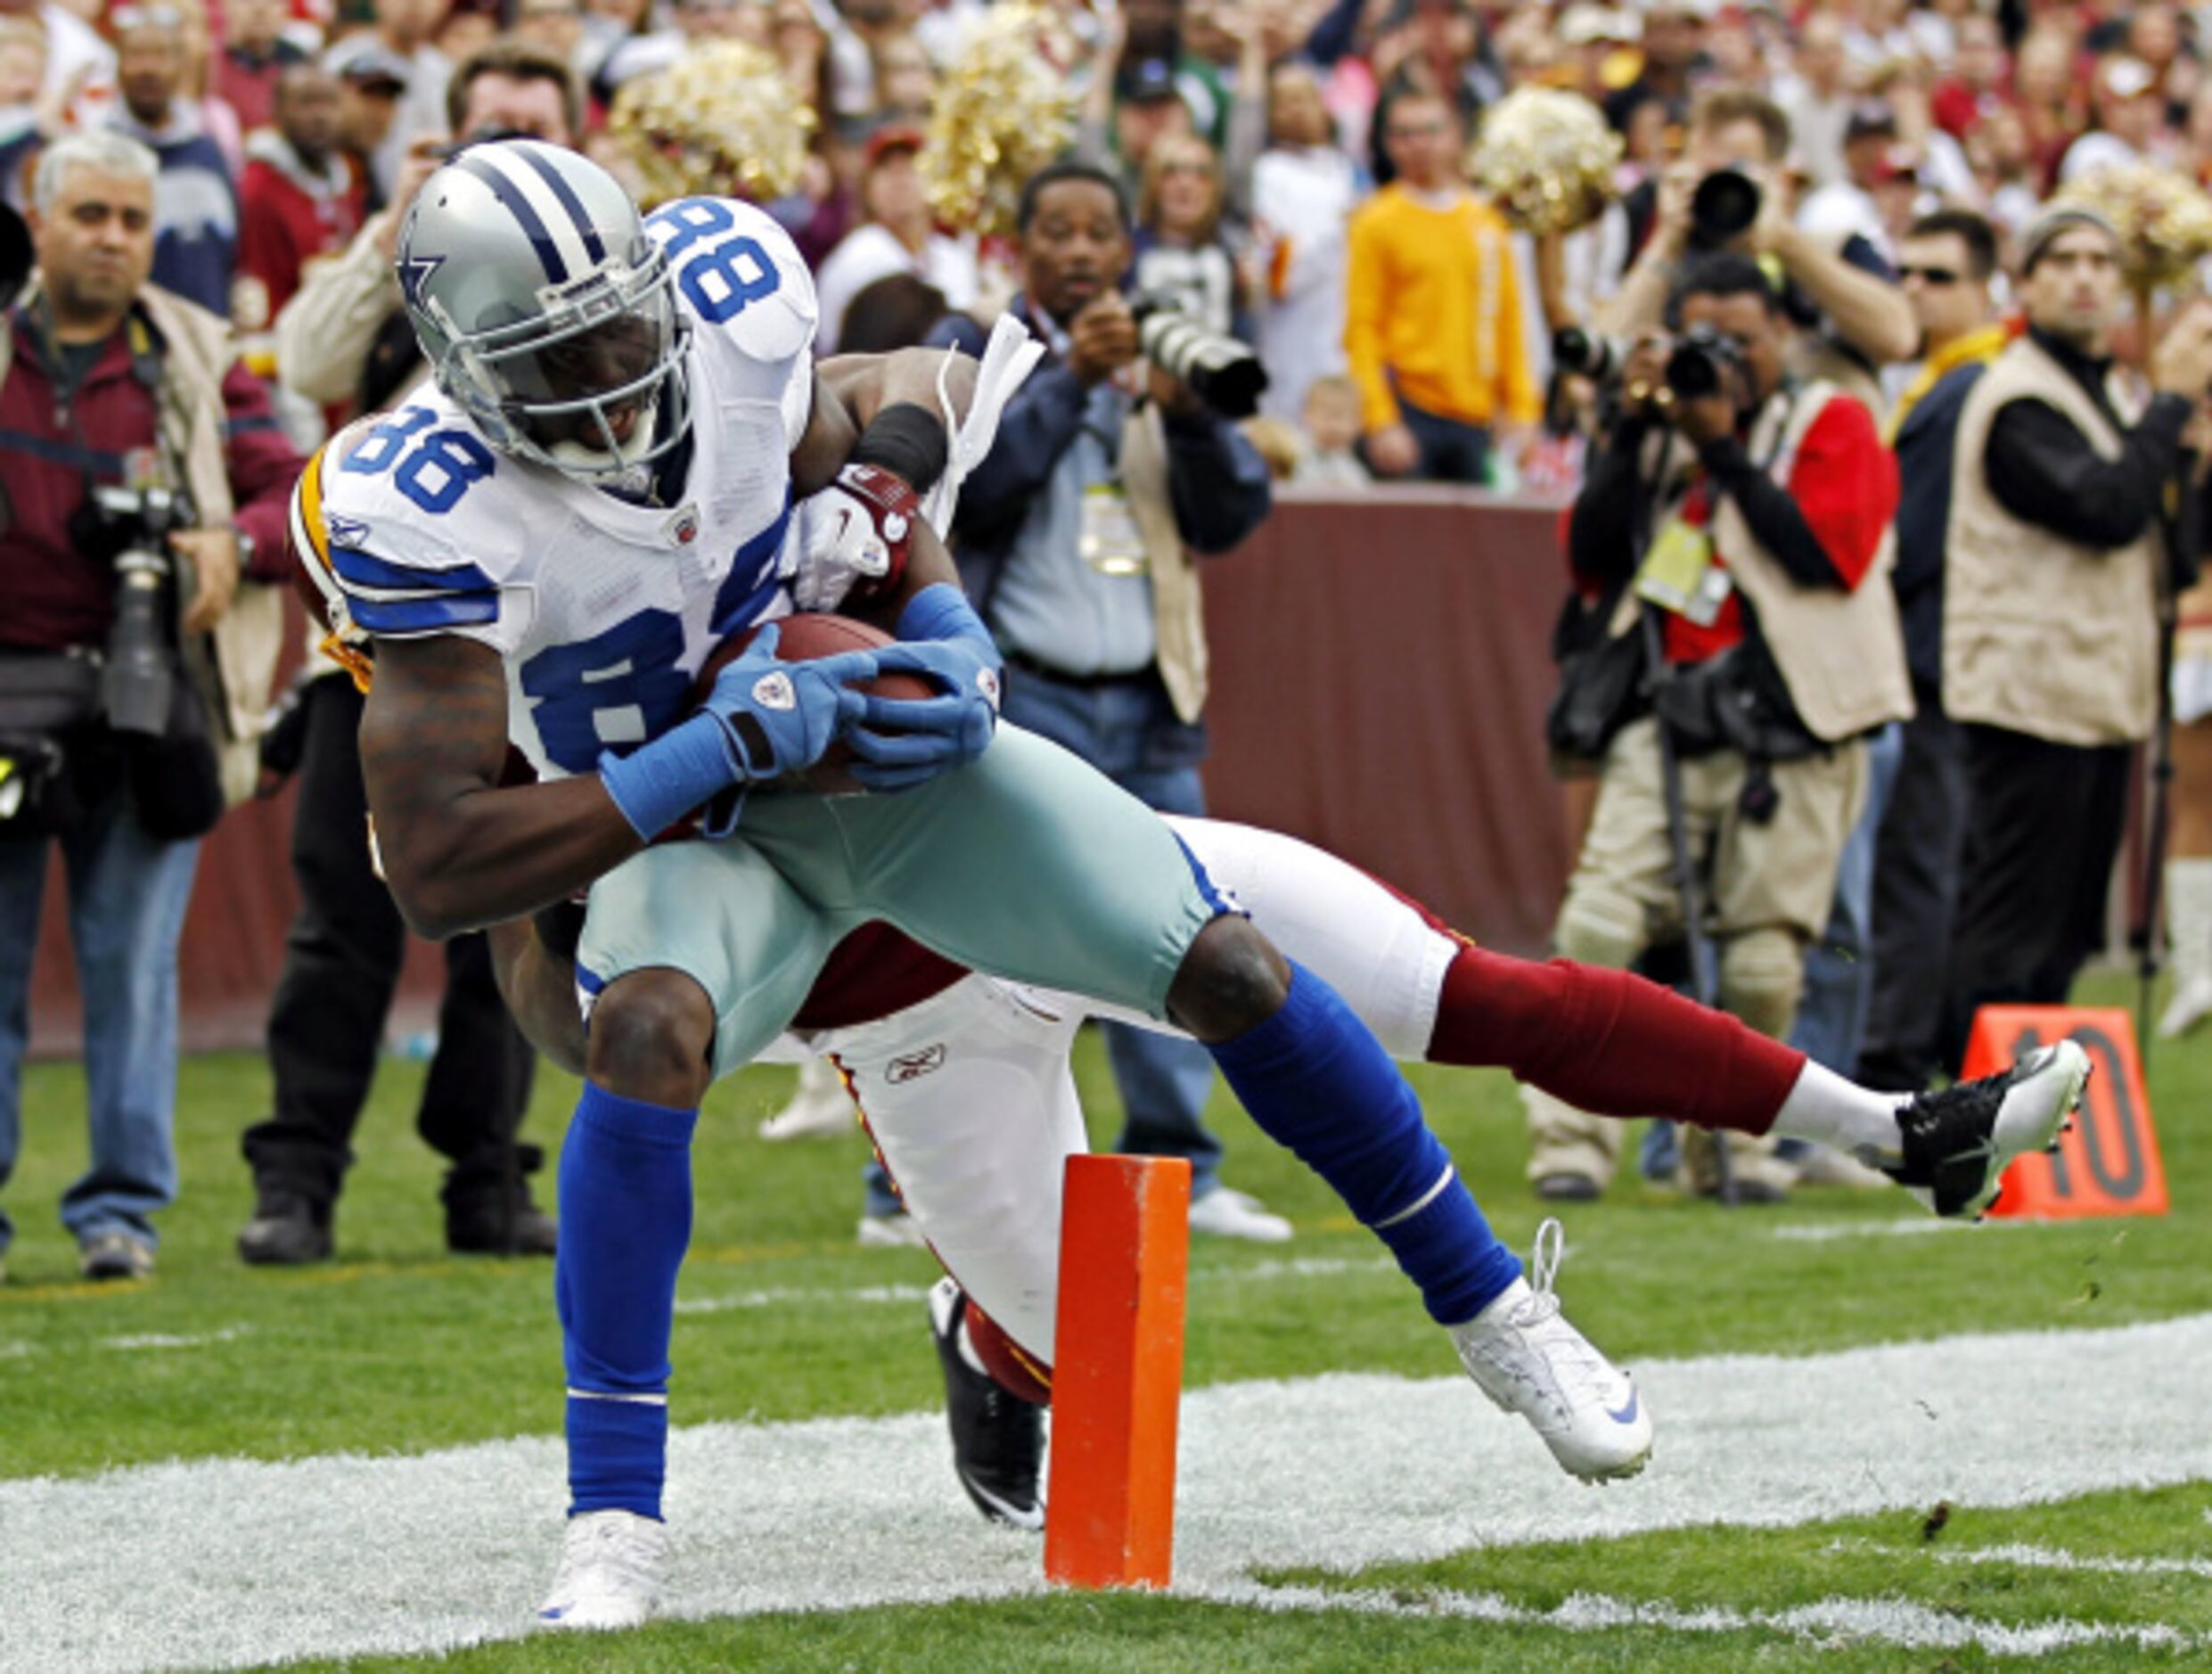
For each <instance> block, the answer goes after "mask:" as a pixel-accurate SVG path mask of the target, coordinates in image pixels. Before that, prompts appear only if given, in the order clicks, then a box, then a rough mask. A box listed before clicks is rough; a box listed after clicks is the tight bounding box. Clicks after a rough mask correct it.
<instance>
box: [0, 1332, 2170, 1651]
mask: <svg viewBox="0 0 2212 1674" xmlns="http://www.w3.org/2000/svg"><path fill="white" fill-rule="evenodd" d="M1447 1352H1448V1350H1447V1349H1446V1345H1445V1343H1444V1342H1442V1341H1441V1339H1439V1341H1438V1357H1437V1358H1438V1361H1439V1362H1440V1363H1441V1362H1443V1361H1444V1360H1445V1358H1446V1354H1447ZM2205 1366H2212V1314H2208V1315H2198V1316H2193V1317H2188V1318H2184V1319H2175V1320H2167V1321H2162V1322H2159V1323H2156V1324H2150V1325H2133V1326H2126V1327H2122V1328H2119V1329H2116V1330H2109V1331H2098V1332H2070V1333H2056V1332H2052V1333H2016V1334H2011V1335H2003V1336H1987V1337H1956V1338H1948V1339H1943V1340H1938V1341H1936V1342H1925V1343H1917V1344H1903V1345H1897V1346H1893V1347H1888V1348H1876V1349H1859V1350H1848V1351H1847V1352H1843V1353H1839V1354H1828V1355H1820V1356H1815V1357H1809V1358H1801V1359H1785V1358H1774V1357H1766V1356H1722V1357H1716V1358H1705V1359H1697V1360H1682V1361H1672V1362H1656V1363H1651V1364H1647V1365H1645V1366H1643V1367H1641V1368H1639V1377H1640V1381H1641V1382H1642V1383H1643V1389H1644V1392H1645V1394H1646V1396H1647V1398H1648V1399H1650V1401H1651V1407H1652V1409H1653V1411H1654V1413H1655V1414H1656V1415H1657V1418H1658V1423H1659V1450H1658V1453H1657V1455H1656V1457H1655V1458H1654V1460H1653V1462H1652V1465H1651V1469H1650V1470H1649V1471H1648V1472H1646V1473H1645V1474H1644V1475H1643V1477H1641V1478H1639V1479H1638V1480H1636V1481H1634V1482H1630V1483H1624V1484H1620V1485H1618V1486H1615V1487H1612V1488H1610V1489H1606V1490H1603V1491H1599V1490H1595V1489H1588V1488H1585V1487H1583V1486H1582V1485H1580V1484H1578V1483H1576V1482H1573V1481H1569V1480H1568V1479H1566V1478H1565V1477H1563V1476H1561V1474H1560V1473H1559V1472H1558V1470H1557V1469H1556V1467H1554V1466H1553V1465H1552V1463H1551V1460H1550V1458H1549V1457H1548V1456H1547V1455H1546V1454H1545V1453H1544V1450H1543V1448H1541V1447H1540V1446H1539V1445H1538V1443H1537V1442H1536V1440H1535V1438H1534V1437H1533V1436H1531V1435H1530V1434H1529V1432H1528V1430H1527V1429H1526V1427H1525V1426H1523V1425H1522V1424H1520V1423H1519V1422H1518V1421H1513V1420H1509V1419H1506V1418H1504V1417H1503V1416H1500V1415H1499V1414H1497V1413H1496V1412H1495V1411H1494V1410H1493V1409H1492V1408H1491V1407H1489V1406H1488V1405H1487V1403H1486V1402H1485V1401H1483V1400H1482V1399H1481V1398H1480V1397H1479V1395H1478V1394H1477V1393H1476V1392H1475V1391H1473V1390H1471V1388H1469V1387H1468V1385H1467V1383H1465V1382H1464V1380H1462V1379H1460V1378H1457V1377H1451V1378H1438V1379H1434V1380H1419V1381H1414V1380H1407V1379H1401V1378H1393V1377H1382V1376H1369V1375H1354V1374H1338V1375H1332V1376H1329V1377H1323V1378H1317V1379H1313V1380H1309V1381H1304V1382H1298V1383H1241V1384H1227V1385H1220V1386H1217V1387H1214V1388H1211V1389H1206V1390H1200V1391H1195V1392H1193V1393H1192V1395H1191V1396H1190V1397H1189V1398H1188V1399H1186V1401H1185V1403H1184V1446H1183V1463H1182V1472H1181V1482H1180V1488H1179V1504H1180V1511H1181V1523H1180V1529H1179V1531H1178V1535H1179V1538H1178V1544H1177V1565H1176V1585H1177V1589H1178V1590H1180V1591H1184V1592H1188V1593H1191V1594H1192V1595H1203V1596H1223V1597H1237V1598H1251V1597H1255V1596H1257V1594H1256V1591H1255V1587H1254V1583H1253V1581H1252V1580H1251V1577H1252V1574H1253V1571H1255V1570H1258V1569H1261V1568H1266V1567H1293V1566H1309V1567H1325V1568H1328V1569H1331V1570H1338V1571H1345V1570H1350V1569H1354V1568H1356V1567H1358V1566H1360V1565H1363V1564H1366V1563H1375V1562H1380V1561H1384V1560H1389V1559H1400V1560H1417V1559H1421V1558H1427V1557H1433V1556H1438V1555H1443V1554H1445V1553H1447V1552H1452V1551H1457V1550H1462V1549H1466V1548H1470V1547H1480V1546H1486V1545H1500V1544H1512V1543H1522V1542H1528V1541H1534V1540H1552V1539H1576V1538H1582V1537H1589V1536H1600V1537H1602V1536H1615V1535H1625V1534H1631V1533H1634V1532H1637V1531H1640V1530H1652V1529H1666V1528H1675V1527H1681V1526H1684V1525H1687V1524H1694V1523H1707V1522H1725V1523H1732V1524H1738V1525H1744V1526H1753V1527H1778V1526H1784V1525H1789V1524H1795V1523H1801V1522H1810V1521H1814V1520H1815V1519H1819V1518H1824V1517H1834V1516H1842V1515H1849V1514H1860V1513H1865V1512H1871V1511H1875V1510H1880V1509H1885V1508H1913V1509H1924V1508H1926V1507H1927V1506H1932V1505H1933V1504H1934V1503H1935V1502H1936V1501H1937V1500H1938V1499H1946V1498H1947V1499H1950V1500H1952V1501H1953V1502H1954V1503H1956V1504H1959V1505H1962V1506H2007V1505H2019V1504H2026V1503H2030V1502H2035V1501H2041V1500H2048V1499H2055V1498H2063V1497H2065V1496H2069V1495H2073V1494H2078V1493H2085V1492H2088V1491H2091V1490H2093V1489H2112V1488H2128V1487H2141V1488H2147V1487H2152V1486H2158V1485H2161V1484H2167V1483H2173V1482H2179V1481H2192V1480H2200V1479H2212V1425H2208V1424H2205V1423H2204V1420H2203V1414H2204V1393H2203V1368H2204V1367H2205ZM682 1406H683V1391H682V1389H681V1387H680V1386H679V1388H678V1390H677V1391H676V1408H677V1410H678V1412H679V1413H680V1412H681V1410H682ZM560 1502H561V1450H560V1447H559V1444H558V1442H557V1441H555V1440H552V1439H549V1438H528V1439H522V1440H512V1441H502V1442H494V1443H488V1444H486V1445H482V1446H478V1447H470V1448H452V1449H448V1450H446V1451H444V1452H440V1453H434V1454H428V1455H423V1456H420V1457H397V1458H392V1457H387V1458H375V1459H370V1458H362V1457H349V1456H335V1457H317V1458H309V1459H303V1460H299V1461H297V1462H295V1463H291V1464H283V1465H271V1464H261V1463H254V1462H250V1461H243V1460H208V1461H201V1462H194V1463H189V1464H172V1465H155V1466H149V1467H145V1468H142V1469H133V1470H127V1471H119V1472H115V1473H110V1474H108V1475H105V1476H101V1477H95V1478H92V1479H89V1480H81V1481H51V1480H33V1481H0V1594H4V1601H5V1602H4V1606H0V1670H18V1669H22V1670H49V1669H60V1668H67V1669H70V1670H86V1671H89V1670H108V1669H117V1670H120V1669H141V1668H148V1669H150V1668H175V1667H186V1666H190V1667H210V1666H226V1667H234V1666H239V1665H241V1664H246V1663H253V1662H270V1661H275V1660H278V1659H283V1658H291V1657H301V1656H309V1655H314V1656H324V1657H337V1656H345V1655H350V1654H362V1653H372V1652H406V1651H430V1650H437V1649H443V1648H446V1647H450V1646H454V1645H463V1644H468V1643H471V1642H474V1641H479V1640H484V1639H493V1638H505V1637H515V1636H518V1635H520V1633H522V1632H524V1631H526V1629H527V1622H528V1613H529V1612H530V1610H531V1609H532V1608H533V1607H534V1606H535V1605H536V1604H537V1598H538V1595H539V1592H540V1590H541V1589H542V1588H543V1587H544V1585H545V1581H546V1580H547V1578H548V1576H549V1575H550V1573H551V1571H552V1566H553V1555H554V1551H555V1547H556V1544H557V1539H558V1533H559V1512H560ZM668 1511H669V1515H670V1521H671V1528H672V1530H673V1532H674V1535H675V1546H676V1569H675V1574H674V1577H673V1583H672V1589H671V1596H670V1599H669V1601H668V1602H669V1613H671V1614H676V1615H684V1616H705V1615H726V1614H738V1613H750V1612H761V1611H769V1610H793V1609H847V1608H852V1607H856V1606H860V1605H865V1604H888V1603H897V1602H904V1601H913V1602H933V1601H942V1600H946V1599H951V1598H956V1597H967V1598H976V1597H990V1596H1007V1595H1012V1594H1021V1593H1031V1592H1035V1591H1036V1590H1038V1588H1039V1576H1038V1548H1037V1545H1036V1541H1035V1539H1033V1538H1029V1537H1024V1536H1021V1535H1018V1534H1015V1533H1013V1532H1012V1531H1010V1530H1003V1529H997V1528H994V1527H991V1526H989V1525H987V1524H985V1523H984V1522H982V1521H981V1520H980V1519H979V1518H978V1517H977V1516H976V1515H975V1514H974V1513H973V1511H971V1509H970V1508H969V1506H968V1505H967V1503H966V1501H965V1500H964V1499H963V1498H962V1496H961V1493H960V1491H959V1489H957V1487H955V1486H954V1482H953V1480H952V1474H951V1472H950V1470H949V1468H948V1465H947V1460H946V1441H945V1437H944V1433H943V1430H942V1428H941V1421H940V1420H939V1419H938V1417H937V1416H934V1415H930V1414H911V1415H906V1416H898V1417H893V1418H885V1419H819V1420H814V1421H810V1422H807V1423H803V1424H766V1425H748V1424H703V1425H699V1426H696V1427H693V1428H690V1429H685V1430H680V1431H678V1432H677V1433H676V1438H675V1440H674V1444H673V1463H672V1487H671V1490H670V1493H669V1503H668ZM1468 1597H1477V1596H1475V1595H1468ZM1285 1602H1290V1601H1288V1600H1286V1601H1285ZM1831 1602H1832V1603H1833V1604H1834V1606H1835V1609H1836V1610H1837V1611H1840V1612H1845V1613H1846V1614H1848V1615H1850V1619H1851V1622H1852V1629H1851V1630H1853V1631H1864V1632H1865V1633H1867V1634H1868V1635H1870V1636H1872V1637H1885V1636H1887V1637H1892V1638H1896V1639H1897V1642H1898V1643H1912V1644H1920V1643H1924V1642H1925V1641H1923V1640H1921V1639H1919V1638H1914V1637H1910V1636H1911V1634H1912V1633H1914V1632H1918V1631H1919V1629H1916V1628H1914V1627H1913V1623H1912V1622H1911V1621H1905V1619H1903V1618H1897V1619H1896V1620H1892V1619H1891V1617H1889V1616H1884V1615H1883V1614H1882V1612H1880V1610H1879V1609H1875V1608H1873V1607H1872V1605H1868V1604H1866V1603H1865V1601H1850V1600H1839V1601H1831ZM1877 1602H1879V1601H1877ZM1331 1603H1332V1604H1334V1605H1335V1607H1341V1608H1356V1607H1357V1605H1356V1603H1345V1604H1335V1601H1331ZM1601 1605H1602V1606H1603V1608H1600V1607H1599V1606H1601ZM1628 1608H1633V1607H1632V1606H1627V1605H1625V1604H1621V1603H1620V1601H1594V1602H1593V1605H1592V1609H1593V1612H1594V1614H1593V1617H1592V1619H1591V1620H1590V1621H1588V1622H1587V1623H1586V1624H1585V1625H1588V1626H1601V1625H1603V1619H1605V1618H1606V1612H1607V1611H1608V1610H1618V1609H1628ZM1851 1612H1856V1614H1852V1613H1851ZM1892 1614H1893V1615H1894V1612H1892ZM1862 1618H1864V1620H1861V1619H1862ZM1747 1620H1748V1618H1747ZM1882 1621H1890V1626H1889V1628H1888V1629H1884V1628H1883V1627H1881V1626H1880V1623H1881V1622H1882ZM1558 1625H1561V1626H1562V1627H1563V1626H1569V1625H1573V1624H1572V1623H1570V1622H1569V1621H1565V1620H1562V1621H1560V1623H1559V1624H1558ZM1775 1625H1778V1626H1779V1625H1782V1624H1781V1623H1779V1621H1778V1622H1777V1623H1776V1624H1775ZM1817 1625H1818V1624H1817V1623H1813V1622H1811V1621H1807V1622H1806V1624H1805V1626H1806V1627H1807V1628H1810V1627H1815V1626H1817ZM1923 1625H1924V1624H1923ZM1969 1625H1970V1626H1971V1625H1972V1624H1969ZM1985 1625H1986V1626H1987V1627H1989V1628H1991V1629H1993V1630H1994V1629H1998V1628H2002V1627H2003V1624H1985ZM2060 1625H2061V1624H2052V1627H2053V1629H2054V1630H2055V1629H2057V1628H2058V1627H2059V1626H2060ZM2031 1626H2032V1624H2031ZM2068 1626H2069V1631H2070V1629H2074V1628H2078V1629H2081V1631H2083V1632H2084V1633H2089V1632H2092V1631H2093V1629H2094V1624H2070V1625H2068ZM2129 1631H2131V1632H2132V1631H2133V1630H2132V1629H2131V1630H2129ZM2153 1631H2156V1629H2153ZM1901 1636H1902V1637H1901ZM2060 1640H2063V1641H2065V1642H2069V1643H2077V1642H2080V1641H2078V1640H2070V1639H2067V1636H2066V1635H2065V1634H2060ZM1974 1642H1976V1643H1981V1642H1983V1641H1982V1640H1980V1639H1976V1640H1975V1641H1974ZM2053 1643H2054V1644H2055V1643H2057V1641H2054V1642H2053Z"/></svg>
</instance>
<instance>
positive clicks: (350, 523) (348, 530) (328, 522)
mask: <svg viewBox="0 0 2212 1674" xmlns="http://www.w3.org/2000/svg"><path fill="white" fill-rule="evenodd" d="M323 532H324V534H326V535H328V536H329V537H331V545H332V546H343V547H344V548H345V549H346V550H347V551H348V552H358V551H360V550H361V548H362V547H363V546H365V545H366V544H367V542H368V538H369V526H368V525H367V524H366V523H364V522H363V521H361V520H360V519H359V518H355V517H325V518H324V520H323Z"/></svg>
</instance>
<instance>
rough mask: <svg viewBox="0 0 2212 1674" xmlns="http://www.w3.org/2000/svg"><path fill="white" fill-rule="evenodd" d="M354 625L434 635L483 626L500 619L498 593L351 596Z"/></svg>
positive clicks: (376, 631)
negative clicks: (444, 629)
mask: <svg viewBox="0 0 2212 1674" xmlns="http://www.w3.org/2000/svg"><path fill="white" fill-rule="evenodd" d="M346 608H347V609H348V611H350V612H351V614H352V616H353V620H354V623H355V626H356V627H358V628H362V629H364V630H365V632H368V633H372V634H434V633H437V632H438V630H439V629H441V628H481V627H483V626H485V625H486V624H487V623H491V622H496V621H497V620H499V595H498V594H496V593H453V594H448V595H446V596H445V597H443V598H431V599H356V598H348V600H347V602H346Z"/></svg>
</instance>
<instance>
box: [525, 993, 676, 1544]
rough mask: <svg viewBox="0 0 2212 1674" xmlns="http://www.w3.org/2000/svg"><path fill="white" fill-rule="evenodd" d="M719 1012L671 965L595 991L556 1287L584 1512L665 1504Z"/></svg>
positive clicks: (566, 1170) (564, 1152)
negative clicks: (696, 1153)
mask: <svg viewBox="0 0 2212 1674" xmlns="http://www.w3.org/2000/svg"><path fill="white" fill-rule="evenodd" d="M713 1035H714V1013H713V1010H712V1008H711V1006H709V1005H708V1003H707V999H706V996H705V994H704V993H703V992H702V991H701V990H700V989H699V988H698V986H697V985H696V984H694V983H692V981H691V980H690V979H689V978H687V977H684V976H681V975H679V974H678V973H676V972H672V971H666V970H654V971H642V972H635V973H634V974H632V975H629V976H627V977H624V978H622V979H621V980H620V981H617V982H615V983H613V984H611V985H610V987H609V988H608V989H607V990H606V992H605V993H604V994H602V996H601V997H600V998H599V1000H598V1002H597V1004H596V1005H594V1009H593V1013H592V1020H591V1030H590V1036H589V1052H588V1056H587V1059H586V1066H587V1070H588V1073H589V1080H588V1081H587V1084H586V1087H585V1088H584V1095H583V1097H582V1098H581V1099H580V1100H579V1101H578V1104H577V1108H576V1116H575V1118H574V1120H572V1121H571V1122H570V1124H569V1133H568V1137H567V1139H566V1140H565V1141H564V1143H563V1144H562V1145H561V1186H560V1193H561V1243H560V1250H559V1253H558V1255H557V1256H556V1257H555V1259H554V1265H553V1288H554V1295H555V1299H556V1301H557V1302H558V1304H559V1307H560V1312H561V1332H562V1335H563V1339H564V1347H565V1355H566V1360H567V1366H568V1381H569V1383H568V1386H569V1406H568V1435H569V1495H570V1502H571V1503H570V1506H569V1514H570V1515H571V1516H574V1515H578V1514H582V1513H585V1512H591V1511H610V1510H617V1511H629V1512H635V1513H637V1514H639V1515H641V1516H645V1517H654V1518H657V1517H659V1516H660V1489H661V1484H662V1482H663V1481H664V1479H665V1477H666V1474H667V1458H668V1340H669V1336H670V1333H671V1331H672V1329H673V1325H674V1318H675V1306H676V1271H677V1269H678V1268H680V1267H681V1266H682V1264H683V1260H684V1247H685V1245H686V1244H687V1243H689V1242H690V1239H691V1231H692V1174H691V1140H692V1128H694V1126H695V1125H696V1124H697V1122H698V1120H699V1101H700V1095H702V1094H703V1093H704V1092H705V1090H706V1086H707V1081H708V1079H709V1071H708V1059H707V1046H708V1044H709V1043H710V1042H711V1041H712V1039H713Z"/></svg>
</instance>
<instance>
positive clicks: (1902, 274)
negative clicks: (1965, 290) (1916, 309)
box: [1897, 267, 1960, 285]
mask: <svg viewBox="0 0 2212 1674" xmlns="http://www.w3.org/2000/svg"><path fill="white" fill-rule="evenodd" d="M1915 276H1917V277H1918V278H1920V279H1921V280H1922V281H1923V282H1925V283H1928V284H1931V285H1954V284H1956V283H1958V282H1959V278H1960V275H1959V270H1958V269H1957V268H1956V267H1900V268H1898V269H1897V283H1899V284H1903V283H1905V281H1906V280H1907V279H1911V278H1913V277H1915Z"/></svg>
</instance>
